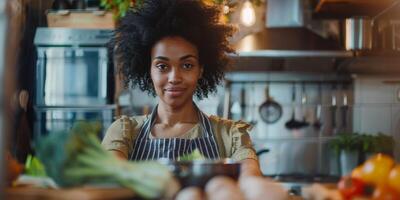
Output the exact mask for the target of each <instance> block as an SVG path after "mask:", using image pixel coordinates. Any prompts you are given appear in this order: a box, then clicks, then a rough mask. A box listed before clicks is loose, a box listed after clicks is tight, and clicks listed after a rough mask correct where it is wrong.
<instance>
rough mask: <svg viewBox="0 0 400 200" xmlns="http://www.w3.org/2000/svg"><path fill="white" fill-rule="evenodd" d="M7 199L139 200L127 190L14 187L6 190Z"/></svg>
mask: <svg viewBox="0 0 400 200" xmlns="http://www.w3.org/2000/svg"><path fill="white" fill-rule="evenodd" d="M5 196H6V199H10V200H20V199H24V200H50V199H57V200H71V199H79V200H97V199H105V200H107V199H138V198H135V194H134V192H133V191H131V190H129V189H125V188H94V187H82V188H70V189H45V188H34V187H13V188H6V189H5Z"/></svg>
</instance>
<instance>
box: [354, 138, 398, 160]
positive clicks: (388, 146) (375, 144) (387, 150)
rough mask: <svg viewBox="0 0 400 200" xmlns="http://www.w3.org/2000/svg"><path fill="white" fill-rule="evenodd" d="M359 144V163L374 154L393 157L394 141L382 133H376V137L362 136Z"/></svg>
mask: <svg viewBox="0 0 400 200" xmlns="http://www.w3.org/2000/svg"><path fill="white" fill-rule="evenodd" d="M361 142H362V148H361V152H362V154H361V158H362V159H361V160H360V161H361V162H364V161H365V160H366V159H368V158H369V157H371V156H372V155H373V154H376V153H384V154H387V155H390V156H393V150H394V139H393V137H392V136H389V135H386V134H383V133H378V134H376V135H368V134H362V135H361Z"/></svg>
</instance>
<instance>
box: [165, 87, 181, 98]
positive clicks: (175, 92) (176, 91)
mask: <svg viewBox="0 0 400 200" xmlns="http://www.w3.org/2000/svg"><path fill="white" fill-rule="evenodd" d="M184 92H185V89H184V88H167V89H165V93H166V94H167V95H168V96H171V97H179V96H181V95H182V94H183V93H184Z"/></svg>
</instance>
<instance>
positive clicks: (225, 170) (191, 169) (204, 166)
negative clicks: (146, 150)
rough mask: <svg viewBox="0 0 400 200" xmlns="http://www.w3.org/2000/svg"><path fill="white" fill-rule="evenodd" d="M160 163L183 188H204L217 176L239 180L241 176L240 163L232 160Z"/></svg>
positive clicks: (163, 161) (164, 160) (160, 160)
mask: <svg viewBox="0 0 400 200" xmlns="http://www.w3.org/2000/svg"><path fill="white" fill-rule="evenodd" d="M158 162H160V163H161V164H164V165H167V166H168V167H169V169H170V170H171V172H172V173H173V174H174V176H175V177H176V178H177V179H178V180H179V182H180V184H181V185H182V187H188V186H197V187H202V188H204V186H205V185H206V183H207V182H208V181H209V180H210V179H211V178H213V177H215V176H228V177H231V178H233V179H234V180H237V179H238V178H239V174H240V163H238V162H234V161H233V160H231V159H220V160H193V161H173V160H169V159H159V160H158Z"/></svg>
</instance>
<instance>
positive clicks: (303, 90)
mask: <svg viewBox="0 0 400 200" xmlns="http://www.w3.org/2000/svg"><path fill="white" fill-rule="evenodd" d="M306 104H307V94H306V85H305V83H302V85H301V109H302V112H303V124H304V126H309V125H310V124H309V123H308V122H307V108H306Z"/></svg>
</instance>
